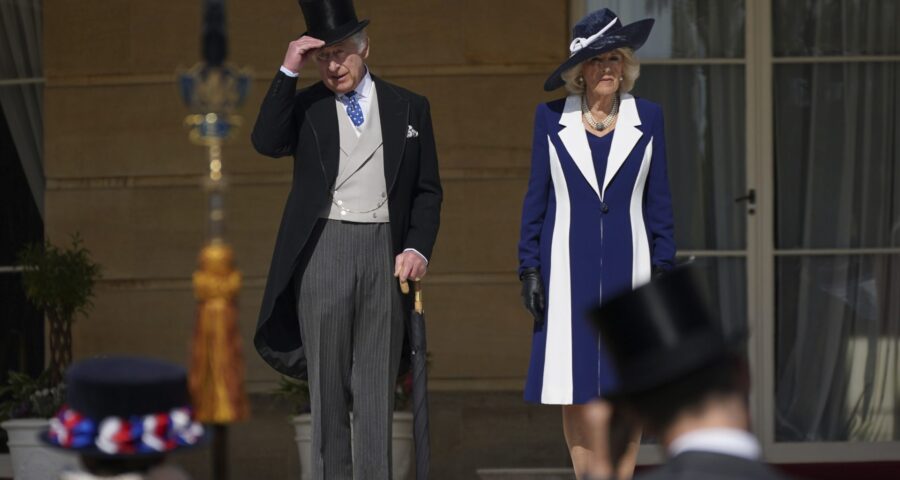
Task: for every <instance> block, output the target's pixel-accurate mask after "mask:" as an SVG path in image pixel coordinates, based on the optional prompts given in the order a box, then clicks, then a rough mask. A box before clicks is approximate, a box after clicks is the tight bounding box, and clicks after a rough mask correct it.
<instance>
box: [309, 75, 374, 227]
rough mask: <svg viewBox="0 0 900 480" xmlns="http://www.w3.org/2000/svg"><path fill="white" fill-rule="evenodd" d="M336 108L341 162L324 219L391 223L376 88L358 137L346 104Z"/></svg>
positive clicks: (339, 104) (323, 215)
mask: <svg viewBox="0 0 900 480" xmlns="http://www.w3.org/2000/svg"><path fill="white" fill-rule="evenodd" d="M335 108H337V110H338V112H337V116H338V127H339V128H338V131H339V132H340V139H341V144H340V150H339V152H338V155H339V156H340V163H339V164H338V174H337V179H336V180H335V182H334V193H333V197H332V200H331V204H330V205H329V207H326V211H325V212H323V213H322V215H321V216H322V217H323V218H329V219H332V220H344V221H348V222H358V223H386V222H389V221H390V215H389V214H388V203H387V187H386V185H385V180H384V148H383V147H382V141H381V117H380V116H379V111H378V94H377V93H376V89H375V88H372V105H371V106H370V107H369V115H368V117H367V118H366V121H365V123H364V124H363V129H362V134H361V135H360V136H358V137H357V133H356V128H355V127H354V126H353V123H352V122H351V121H350V117H349V116H348V115H347V111H346V108H345V107H344V105H343V104H342V103H341V102H335Z"/></svg>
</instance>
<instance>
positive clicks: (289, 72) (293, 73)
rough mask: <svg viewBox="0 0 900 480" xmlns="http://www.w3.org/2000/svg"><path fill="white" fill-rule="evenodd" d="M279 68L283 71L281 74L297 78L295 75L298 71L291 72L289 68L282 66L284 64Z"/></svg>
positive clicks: (297, 75)
mask: <svg viewBox="0 0 900 480" xmlns="http://www.w3.org/2000/svg"><path fill="white" fill-rule="evenodd" d="M279 70H281V73H283V74H285V75H287V76H289V77H294V78H297V77H299V76H300V74H299V73H297V72H292V71H290V70H288V69H286V68H284V65H282V66H281V68H280V69H279Z"/></svg>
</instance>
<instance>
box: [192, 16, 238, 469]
mask: <svg viewBox="0 0 900 480" xmlns="http://www.w3.org/2000/svg"><path fill="white" fill-rule="evenodd" d="M203 12H204V13H203V34H202V45H203V47H202V48H203V52H202V53H203V59H202V60H201V62H199V63H198V64H196V65H195V66H193V67H192V68H191V69H189V70H187V71H185V72H183V73H182V74H181V75H180V76H179V87H180V90H181V96H182V99H183V100H184V102H185V104H186V105H187V107H188V109H190V112H191V114H190V115H188V116H187V117H186V118H185V124H186V125H187V127H189V128H190V139H191V141H192V142H193V143H195V144H197V145H200V146H202V147H204V148H205V149H206V154H207V161H208V164H209V172H208V175H206V176H205V179H204V181H203V184H204V187H205V190H206V192H207V198H208V218H207V225H208V235H207V236H208V240H207V243H206V245H205V246H204V247H203V248H202V249H201V251H200V256H199V262H198V263H199V265H198V269H197V270H196V271H195V272H194V275H193V284H194V295H195V297H196V299H197V315H196V325H195V330H194V339H193V344H192V351H191V369H190V375H189V384H190V389H191V397H192V400H193V405H194V409H195V414H196V416H197V418H198V419H199V420H200V421H202V422H204V423H206V424H208V425H211V427H212V429H213V445H212V449H213V452H212V457H213V458H212V462H213V465H212V469H213V478H215V479H216V480H227V479H228V461H227V458H228V456H227V450H228V443H227V440H228V438H227V433H228V430H227V425H228V424H230V423H234V422H237V421H240V420H244V419H246V418H247V417H248V416H249V408H248V403H247V395H246V392H245V391H244V363H243V355H242V353H241V341H240V333H239V330H238V325H237V298H238V293H239V291H240V288H241V274H240V272H239V271H238V270H237V269H235V267H234V251H233V250H232V248H231V247H230V246H229V245H228V244H227V243H226V242H225V238H224V235H225V204H224V200H225V190H226V187H227V183H226V181H225V180H226V179H225V176H224V175H223V173H222V172H223V163H222V161H223V159H222V146H223V144H224V143H225V141H226V140H227V139H228V138H229V136H230V135H231V134H232V133H233V132H234V130H235V129H236V128H237V127H238V126H240V124H241V117H240V116H238V115H237V114H236V113H235V112H236V111H237V109H238V108H239V107H240V106H241V104H242V103H243V101H244V99H245V98H246V95H247V90H248V87H249V84H250V76H249V75H247V74H246V73H245V72H244V71H238V70H236V69H235V68H233V67H231V66H229V65H227V64H226V63H225V58H226V55H227V39H226V33H225V2H224V0H204V9H203Z"/></svg>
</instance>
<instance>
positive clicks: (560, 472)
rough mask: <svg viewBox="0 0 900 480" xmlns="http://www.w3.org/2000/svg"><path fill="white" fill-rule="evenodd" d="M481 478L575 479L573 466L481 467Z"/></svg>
mask: <svg viewBox="0 0 900 480" xmlns="http://www.w3.org/2000/svg"><path fill="white" fill-rule="evenodd" d="M475 473H476V474H477V475H478V478H479V479H481V480H575V473H574V472H573V471H572V469H571V468H479V469H478V470H476V471H475Z"/></svg>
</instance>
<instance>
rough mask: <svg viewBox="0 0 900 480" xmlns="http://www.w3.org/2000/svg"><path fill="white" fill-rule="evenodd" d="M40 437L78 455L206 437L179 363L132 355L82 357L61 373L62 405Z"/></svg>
mask: <svg viewBox="0 0 900 480" xmlns="http://www.w3.org/2000/svg"><path fill="white" fill-rule="evenodd" d="M41 439H42V440H43V441H44V442H46V443H48V444H50V445H52V446H55V447H59V448H63V449H66V450H70V451H73V452H76V453H80V454H82V455H89V456H101V457H135V456H150V455H162V454H164V453H167V452H170V451H173V450H178V449H183V448H187V447H193V446H197V445H199V444H201V443H202V442H203V441H205V439H206V433H205V432H204V429H203V426H202V425H200V424H199V423H197V422H195V421H194V417H193V413H192V411H191V408H190V394H189V393H188V387H187V374H186V372H185V370H184V369H183V368H181V367H180V366H178V365H174V364H170V363H166V362H162V361H159V360H151V359H146V358H137V357H109V358H94V359H89V360H83V361H81V362H78V363H76V364H74V365H72V367H71V368H69V370H68V372H67V373H66V404H65V405H63V407H62V409H60V411H59V413H58V414H57V415H56V416H55V417H54V418H52V419H50V428H49V429H48V430H47V431H46V432H44V433H42V434H41Z"/></svg>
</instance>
